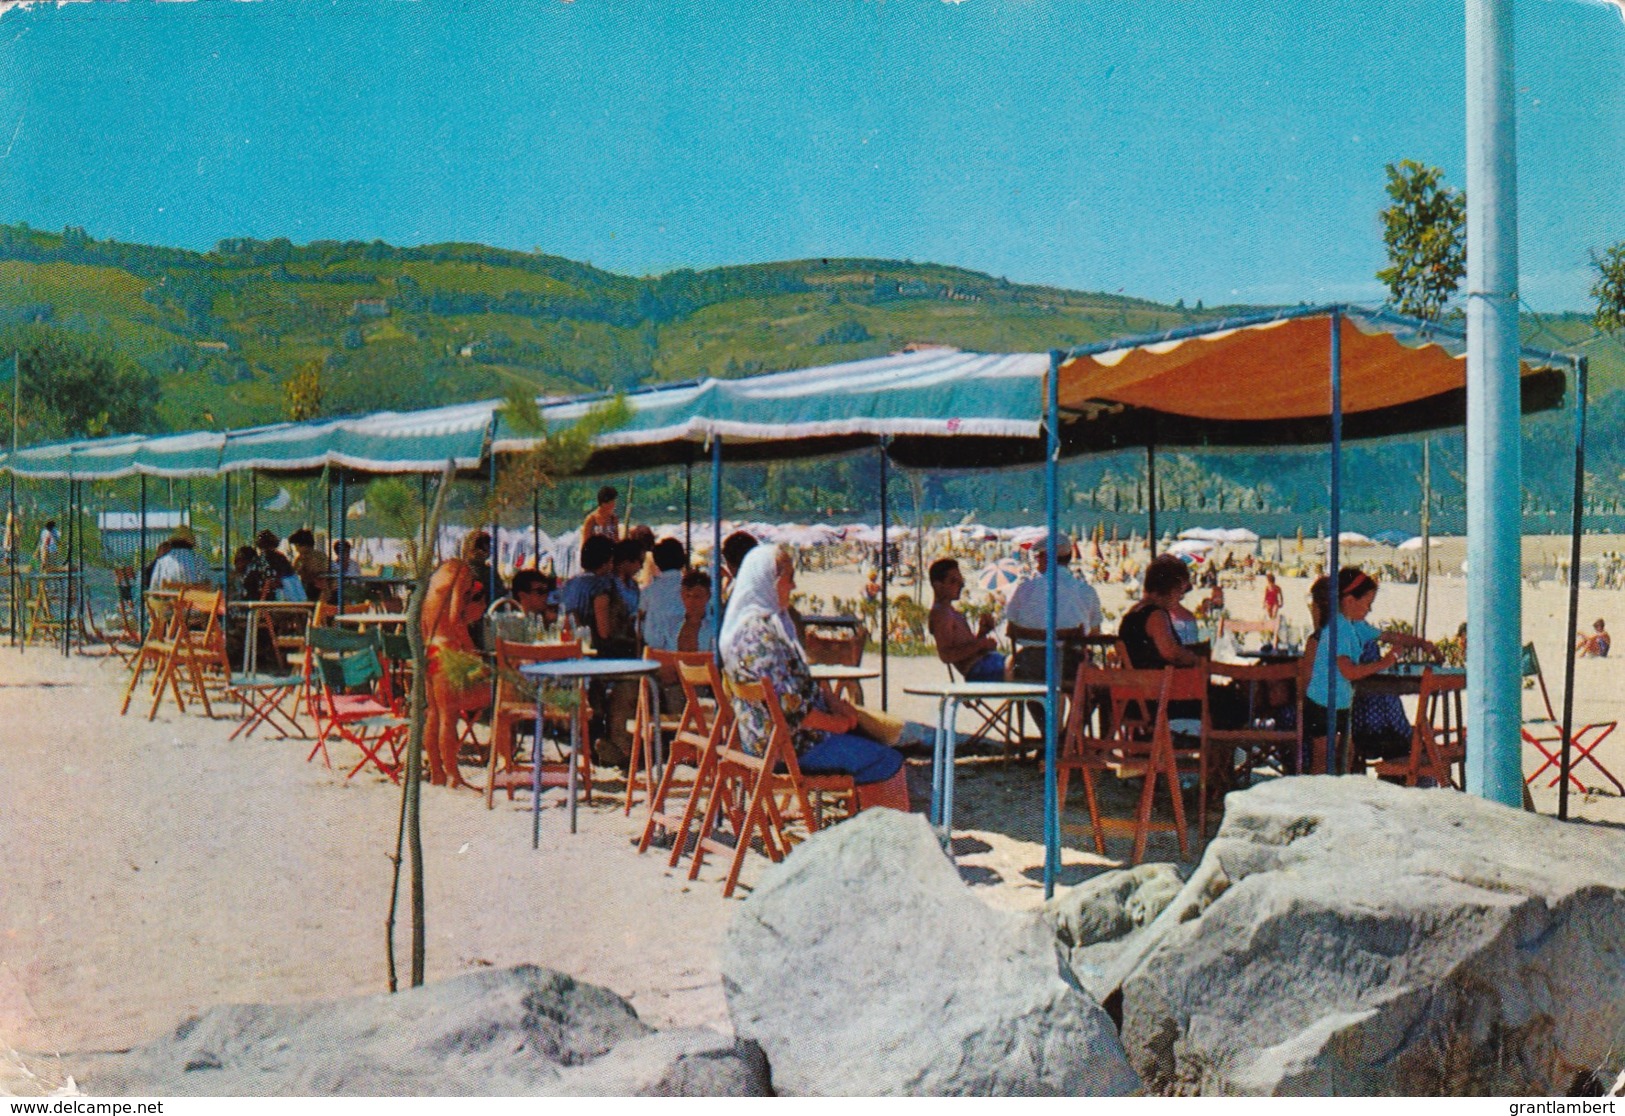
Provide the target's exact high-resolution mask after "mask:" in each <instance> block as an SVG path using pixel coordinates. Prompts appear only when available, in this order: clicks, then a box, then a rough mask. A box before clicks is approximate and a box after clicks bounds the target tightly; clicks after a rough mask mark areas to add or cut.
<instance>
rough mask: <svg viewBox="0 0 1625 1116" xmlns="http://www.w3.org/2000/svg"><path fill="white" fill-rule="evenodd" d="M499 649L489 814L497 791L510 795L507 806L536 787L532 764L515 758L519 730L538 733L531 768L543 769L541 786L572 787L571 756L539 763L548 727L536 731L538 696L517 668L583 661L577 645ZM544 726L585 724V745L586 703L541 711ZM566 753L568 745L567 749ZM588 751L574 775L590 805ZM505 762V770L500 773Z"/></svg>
mask: <svg viewBox="0 0 1625 1116" xmlns="http://www.w3.org/2000/svg"><path fill="white" fill-rule="evenodd" d="M496 649H497V686H496V703H495V704H494V705H493V706H492V707H491V754H490V755H489V756H488V757H486V765H485V808H486V809H487V810H489V809H492V807H493V803H494V799H495V795H496V790H497V788H498V787H501V788H502V789H504V790H506V791H507V792H508V799H509V801H512V800H513V792H514V790H515V789H516V788H526V789H528V788H529V787H530V786H531V785H532V783H533V782H534V781H535V773H534V771H533V770H532V768H531V764H529V763H526V764H522V763H519V762H517V761H516V760H515V758H514V755H515V753H514V738H515V737H516V736H517V735H518V728H519V726H520V725H533V726H535V730H536V737H535V741H534V743H533V744H532V745H531V763H537V762H541V763H542V773H541V783H542V786H544V787H562V786H566V785H568V783H569V774H570V764H569V759H568V756H566V758H565V759H563V760H560V761H558V762H553V763H549V762H546V761H542V760H541V755H542V738H543V735H542V731H541V730H542V729H543V728H544V727H545V726H544V725H536V690H535V688H534V686H533V685H532V684H531V682H530V681H529V680H527V679H526V678H524V677H523V676H522V675H521V674H520V673H519V668H520V667H521V666H523V665H524V664H525V663H551V662H558V661H559V660H562V659H579V658H580V657H581V644H579V643H513V642H510V641H509V640H506V639H498V640H497V641H496ZM572 693H574V690H573V688H572ZM542 712H543V717H544V720H550V721H552V722H553V723H555V724H558V723H560V722H562V723H563V724H564V725H566V726H568V725H569V723H570V718H571V717H579V718H580V719H581V739H583V740H585V739H587V723H586V718H587V712H588V711H587V708H586V705H585V703H580V704H578V705H577V706H576V707H575V708H574V709H573V710H572V709H569V708H566V707H565V706H562V705H551V704H549V705H545V706H544V707H543V710H542ZM569 735H570V734H569V730H568V728H566V730H565V732H564V739H565V740H568V739H569ZM566 747H568V745H566ZM587 753H588V749H587V748H582V749H581V755H580V757H579V759H578V761H577V765H576V772H577V777H578V780H579V782H580V784H581V786H582V787H583V789H584V790H585V792H586V798H587V801H588V802H591V801H592V759H591V757H590V756H589V755H588V754H587ZM499 760H500V761H501V770H500V771H499V770H498V769H497V765H498V761H499Z"/></svg>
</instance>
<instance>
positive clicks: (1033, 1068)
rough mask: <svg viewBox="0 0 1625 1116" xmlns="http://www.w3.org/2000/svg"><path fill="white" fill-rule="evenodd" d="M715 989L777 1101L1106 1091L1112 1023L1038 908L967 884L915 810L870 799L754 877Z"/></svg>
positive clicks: (1129, 1079) (1119, 1089) (1118, 1070)
mask: <svg viewBox="0 0 1625 1116" xmlns="http://www.w3.org/2000/svg"><path fill="white" fill-rule="evenodd" d="M722 980H723V989H724V991H725V992H726V993H727V997H728V1010H729V1013H730V1015H731V1016H732V1018H733V1023H734V1031H735V1033H736V1034H737V1035H738V1036H739V1037H740V1038H741V1039H751V1040H754V1041H756V1042H757V1043H759V1044H760V1045H761V1047H762V1049H763V1050H764V1051H765V1052H766V1054H767V1059H768V1062H769V1063H770V1064H771V1066H772V1069H773V1087H774V1089H775V1090H776V1091H777V1092H779V1093H780V1094H784V1095H802V1096H850V1095H862V1096H873V1095H923V1096H947V1095H959V1094H970V1095H980V1096H1022V1095H1101V1096H1118V1095H1122V1094H1124V1093H1127V1092H1129V1091H1131V1090H1133V1089H1134V1088H1136V1087H1137V1085H1138V1082H1137V1081H1136V1079H1135V1076H1134V1073H1133V1071H1131V1070H1130V1069H1129V1067H1128V1063H1127V1062H1126V1061H1125V1060H1124V1057H1123V1052H1122V1048H1121V1046H1120V1045H1119V1043H1118V1041H1117V1035H1116V1032H1115V1031H1114V1030H1113V1028H1112V1024H1111V1020H1110V1019H1108V1018H1107V1016H1106V1014H1105V1013H1104V1012H1103V1011H1102V1010H1101V1009H1100V1006H1099V1005H1098V1004H1096V1003H1095V1002H1094V1000H1092V999H1091V998H1090V997H1089V996H1088V994H1087V993H1085V992H1084V991H1083V990H1082V989H1080V988H1079V987H1078V986H1077V985H1076V984H1075V983H1074V982H1072V981H1071V980H1070V973H1069V972H1067V970H1066V968H1065V966H1064V965H1063V964H1062V963H1061V961H1060V958H1059V955H1058V952H1057V945H1056V941H1055V937H1054V934H1053V933H1052V932H1051V931H1050V930H1049V929H1048V927H1047V926H1046V925H1045V923H1044V921H1043V920H1042V918H1040V917H1039V916H1038V915H1036V914H1026V915H1018V914H1011V913H1008V912H1003V911H995V910H993V909H992V908H990V907H988V906H987V905H986V904H984V903H983V902H981V901H980V900H979V899H977V898H976V897H975V896H974V895H972V894H971V893H970V891H969V889H967V888H966V887H965V885H964V884H963V883H961V882H960V879H959V876H958V873H956V872H955V870H954V868H953V866H952V865H951V864H950V863H949V862H948V860H947V858H946V857H944V856H943V854H942V849H941V848H940V846H939V845H938V844H937V840H936V837H935V836H934V835H933V834H932V832H931V828H930V826H929V825H927V824H926V822H925V819H924V818H922V817H920V816H919V815H915V814H900V813H897V812H895V811H891V810H868V811H865V812H864V813H862V814H859V815H858V816H857V817H856V818H854V819H852V820H851V821H848V822H845V823H843V824H841V825H838V826H835V827H833V828H831V829H829V830H826V831H824V832H821V833H819V834H818V835H817V836H815V837H813V838H812V839H811V840H809V841H808V842H806V844H804V845H802V846H801V847H799V848H797V849H796V850H795V852H794V853H793V854H792V855H791V856H790V857H788V858H787V859H786V860H785V861H784V862H783V863H782V864H779V865H777V866H775V867H774V868H773V869H772V870H770V871H769V872H767V873H766V874H765V876H764V878H763V880H762V882H761V884H760V885H759V886H758V887H757V889H756V891H755V892H754V893H753V894H752V895H751V897H750V898H749V899H748V900H747V901H746V902H745V903H744V905H743V906H742V907H741V908H740V910H739V913H738V914H737V915H736V916H735V918H734V920H733V922H732V923H731V924H730V925H729V928H728V934H727V938H726V940H725V942H724V944H723V957H722Z"/></svg>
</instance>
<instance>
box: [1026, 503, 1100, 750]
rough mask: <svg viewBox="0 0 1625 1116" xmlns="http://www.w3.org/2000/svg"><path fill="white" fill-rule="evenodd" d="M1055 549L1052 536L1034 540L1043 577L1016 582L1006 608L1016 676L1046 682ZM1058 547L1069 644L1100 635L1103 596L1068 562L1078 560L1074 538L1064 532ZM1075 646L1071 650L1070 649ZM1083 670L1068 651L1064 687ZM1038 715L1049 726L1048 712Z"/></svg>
mask: <svg viewBox="0 0 1625 1116" xmlns="http://www.w3.org/2000/svg"><path fill="white" fill-rule="evenodd" d="M1049 550H1050V540H1049V539H1042V540H1040V541H1039V542H1036V543H1034V544H1033V554H1034V555H1035V556H1036V558H1037V561H1038V574H1039V576H1037V577H1035V578H1032V579H1030V580H1028V581H1024V582H1022V583H1021V584H1020V585H1018V586H1016V591H1015V592H1014V593H1012V594H1010V603H1009V604H1008V605H1006V606H1005V610H1004V617H1005V620H1006V621H1007V626H1006V629H1005V630H1006V632H1007V634H1008V635H1009V636H1010V641H1011V643H1012V644H1013V645H1014V646H1015V657H1014V663H1013V665H1012V666H1011V668H1010V677H1011V678H1014V679H1020V680H1021V681H1024V682H1042V681H1043V680H1044V643H1045V641H1046V637H1045V631H1044V612H1045V603H1046V597H1047V593H1048V589H1047V588H1046V586H1047V585H1048V579H1047V578H1046V577H1044V572H1045V571H1046V570H1047V569H1049ZM1055 551H1056V554H1057V556H1058V558H1059V560H1060V563H1061V567H1060V569H1059V570H1057V571H1056V578H1055V637H1056V638H1057V639H1059V640H1061V641H1062V644H1063V646H1064V645H1065V641H1067V640H1069V639H1080V638H1082V637H1083V636H1088V635H1099V634H1100V625H1101V621H1102V619H1103V617H1102V615H1101V611H1100V594H1098V593H1096V592H1095V590H1094V587H1093V586H1091V585H1090V584H1089V583H1088V582H1086V581H1081V580H1079V579H1078V578H1076V577H1074V576H1073V575H1072V571H1071V570H1070V569H1069V568H1068V566H1067V563H1069V562H1071V561H1072V540H1070V539H1068V538H1067V537H1066V536H1065V535H1060V536H1058V537H1057V538H1056V540H1055ZM1070 650H1071V649H1070V648H1068V651H1070ZM1077 669H1078V656H1077V654H1076V653H1070V654H1063V656H1062V658H1061V687H1062V689H1063V690H1064V689H1065V688H1066V686H1067V685H1068V683H1069V681H1070V679H1071V677H1072V676H1073V675H1074V674H1075V673H1077ZM1035 714H1036V715H1037V717H1038V722H1039V724H1043V716H1042V713H1041V712H1038V711H1037V710H1036V709H1035Z"/></svg>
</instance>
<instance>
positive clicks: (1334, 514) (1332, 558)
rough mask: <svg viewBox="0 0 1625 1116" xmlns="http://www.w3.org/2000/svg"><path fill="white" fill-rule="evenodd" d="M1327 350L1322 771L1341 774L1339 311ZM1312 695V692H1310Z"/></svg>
mask: <svg viewBox="0 0 1625 1116" xmlns="http://www.w3.org/2000/svg"><path fill="white" fill-rule="evenodd" d="M1331 321H1332V338H1331V352H1330V355H1329V358H1328V364H1329V367H1330V369H1331V372H1330V376H1329V379H1330V380H1331V389H1332V407H1331V410H1332V465H1331V472H1332V478H1331V495H1330V500H1331V535H1332V537H1331V538H1330V539H1329V540H1328V541H1327V544H1326V571H1327V572H1326V576H1327V577H1329V578H1331V585H1330V587H1329V588H1328V590H1327V593H1326V595H1327V596H1328V597H1329V598H1331V610H1332V614H1331V615H1330V616H1328V617H1326V643H1327V650H1326V653H1327V654H1328V655H1329V656H1331V657H1330V658H1329V659H1328V660H1327V662H1329V663H1331V664H1332V669H1331V670H1328V671H1327V672H1326V693H1325V698H1326V702H1325V708H1326V722H1327V723H1326V771H1327V772H1328V773H1329V774H1334V775H1339V774H1342V770H1343V768H1342V763H1341V757H1342V754H1343V753H1342V749H1340V748H1339V747H1338V746H1337V699H1336V693H1337V691H1336V688H1335V687H1336V685H1337V681H1336V676H1335V674H1334V672H1335V671H1336V670H1337V653H1338V652H1337V614H1338V613H1339V612H1340V611H1341V610H1342V608H1343V595H1342V594H1341V593H1340V592H1339V591H1338V584H1337V572H1338V570H1339V569H1340V566H1339V564H1338V563H1339V561H1340V560H1341V558H1342V554H1341V547H1342V541H1343V540H1342V538H1341V536H1342V534H1343V313H1342V311H1341V310H1338V309H1336V308H1333V310H1332V318H1331ZM1310 696H1311V697H1313V696H1314V695H1310Z"/></svg>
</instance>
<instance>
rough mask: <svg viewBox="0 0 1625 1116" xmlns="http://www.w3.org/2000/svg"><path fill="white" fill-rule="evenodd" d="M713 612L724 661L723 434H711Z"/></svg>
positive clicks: (718, 646)
mask: <svg viewBox="0 0 1625 1116" xmlns="http://www.w3.org/2000/svg"><path fill="white" fill-rule="evenodd" d="M711 613H712V615H713V616H714V617H715V618H716V628H715V631H716V636H715V640H716V642H715V643H714V645H713V646H715V647H716V649H717V661H718V662H721V661H722V436H721V435H720V434H713V435H711Z"/></svg>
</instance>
